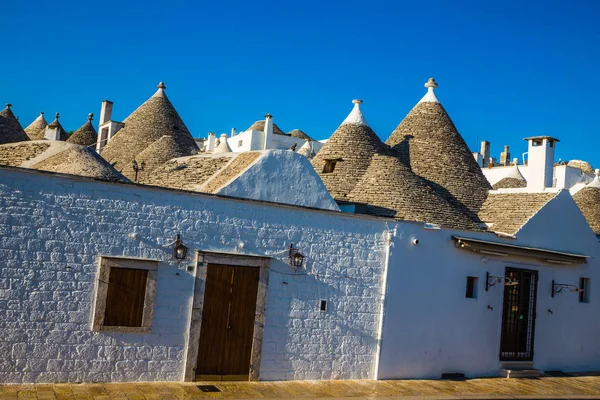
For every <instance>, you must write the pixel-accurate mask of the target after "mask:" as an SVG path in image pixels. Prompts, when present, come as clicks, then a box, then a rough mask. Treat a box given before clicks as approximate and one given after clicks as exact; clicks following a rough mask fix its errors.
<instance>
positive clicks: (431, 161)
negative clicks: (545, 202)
mask: <svg viewBox="0 0 600 400" xmlns="http://www.w3.org/2000/svg"><path fill="white" fill-rule="evenodd" d="M426 97H427V96H426ZM386 143H387V144H388V145H390V146H391V147H393V148H394V150H395V151H396V152H397V153H398V155H399V157H400V158H401V159H402V160H403V161H404V162H405V163H406V164H407V165H409V166H410V167H411V168H412V170H413V171H414V172H415V173H416V174H417V175H419V176H421V177H423V178H425V179H426V180H428V181H429V182H430V183H431V184H432V186H433V187H434V188H435V189H436V190H437V191H438V192H439V193H440V194H442V195H443V196H444V197H446V198H447V199H448V201H450V202H451V203H452V204H454V205H456V206H457V207H459V208H460V209H461V210H462V211H463V212H464V213H465V214H467V215H469V216H470V217H471V218H472V219H473V220H475V221H477V212H478V211H479V209H480V208H481V206H482V204H483V202H484V201H485V199H486V196H487V192H488V190H489V189H491V187H490V184H489V183H488V181H487V179H486V178H485V176H484V175H483V172H482V171H481V168H480V167H479V166H478V165H477V163H476V162H475V159H474V158H473V155H472V153H471V151H470V150H469V147H468V146H467V144H466V143H465V141H464V139H463V138H462V136H461V135H460V133H458V130H457V129H456V127H455V126H454V123H453V122H452V120H451V119H450V116H449V115H448V113H447V112H446V110H445V109H444V107H443V106H442V105H441V104H440V103H439V102H437V101H428V100H426V99H425V98H424V101H421V102H419V103H418V104H417V105H416V106H415V107H414V108H413V109H412V110H411V111H410V112H409V113H408V115H407V116H406V117H405V118H404V120H403V121H402V122H401V123H400V125H398V127H397V128H396V129H395V130H394V132H393V133H392V134H391V136H390V137H389V138H388V140H387V141H386Z"/></svg>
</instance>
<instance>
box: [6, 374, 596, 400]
mask: <svg viewBox="0 0 600 400" xmlns="http://www.w3.org/2000/svg"><path fill="white" fill-rule="evenodd" d="M211 384H214V385H216V386H217V387H218V389H220V390H221V391H220V392H203V391H201V390H200V389H199V388H198V385H211ZM406 397H408V398H419V399H423V398H433V399H444V398H448V399H455V398H477V399H483V398H485V399H488V398H504V399H507V398H553V399H556V398H598V399H600V376H573V377H561V378H555V377H543V378H537V379H504V378H485V379H468V380H464V381H447V380H445V381H440V380H432V381H429V380H410V381H407V380H405V381H295V382H194V383H187V382H186V383H178V382H162V383H103V384H100V383H94V384H54V385H53V384H36V385H4V386H0V399H2V400H12V399H36V400H50V399H64V400H66V399H70V400H71V399H77V400H79V399H86V400H100V399H102V400H109V399H120V400H151V399H157V400H158V399H204V398H213V399H221V398H223V399H254V398H269V399H278V398H279V399H283V398H286V399H289V398H295V399H319V398H328V399H332V400H333V399H345V400H357V399H358V398H377V399H379V400H383V399H395V398H406Z"/></svg>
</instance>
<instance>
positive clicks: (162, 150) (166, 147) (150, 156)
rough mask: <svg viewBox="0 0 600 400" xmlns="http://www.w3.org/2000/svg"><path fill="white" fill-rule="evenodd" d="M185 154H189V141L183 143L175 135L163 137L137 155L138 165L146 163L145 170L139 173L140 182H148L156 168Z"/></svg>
mask: <svg viewBox="0 0 600 400" xmlns="http://www.w3.org/2000/svg"><path fill="white" fill-rule="evenodd" d="M185 156H189V147H188V145H187V143H183V142H182V141H180V140H177V139H176V138H175V137H173V136H168V135H165V136H163V137H161V138H160V139H158V140H157V141H155V142H154V143H152V144H151V145H150V146H148V147H146V148H145V149H144V151H142V152H141V153H139V154H138V155H137V156H136V157H135V159H136V161H137V163H138V166H141V164H142V162H143V163H144V170H143V171H139V173H138V182H140V183H144V182H146V181H147V180H148V179H150V177H151V175H152V174H153V172H154V170H155V169H156V168H158V167H160V166H161V165H163V164H164V163H166V162H167V161H169V160H172V159H174V158H179V157H185Z"/></svg>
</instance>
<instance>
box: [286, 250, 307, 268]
mask: <svg viewBox="0 0 600 400" xmlns="http://www.w3.org/2000/svg"><path fill="white" fill-rule="evenodd" d="M288 259H289V263H290V267H292V268H294V271H295V270H297V269H298V268H302V264H303V263H304V255H303V254H302V253H300V252H299V251H298V249H296V248H294V244H293V243H290V251H289V255H288Z"/></svg>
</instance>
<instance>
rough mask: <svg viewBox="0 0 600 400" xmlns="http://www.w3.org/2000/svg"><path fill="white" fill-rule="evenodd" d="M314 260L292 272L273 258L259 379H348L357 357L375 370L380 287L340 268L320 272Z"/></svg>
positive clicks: (288, 267) (370, 369)
mask: <svg viewBox="0 0 600 400" xmlns="http://www.w3.org/2000/svg"><path fill="white" fill-rule="evenodd" d="M316 264H319V263H318V262H316V261H314V260H308V262H307V264H306V265H305V268H303V270H299V271H298V272H297V273H294V271H293V269H291V268H290V266H289V265H287V264H286V263H284V262H282V261H279V260H273V261H272V263H271V271H270V272H271V273H270V277H269V290H268V297H267V309H266V314H265V316H266V318H265V319H266V324H265V335H264V341H263V349H262V351H263V361H262V368H261V380H293V379H296V380H297V379H349V378H353V377H355V376H354V375H355V374H354V372H353V371H352V368H353V367H354V366H355V365H356V364H357V363H361V364H362V367H363V368H362V369H363V370H365V369H366V370H368V371H372V370H373V364H372V363H373V362H374V361H373V360H374V354H375V351H376V349H377V337H376V332H377V326H378V322H379V321H378V318H377V315H378V314H377V312H374V310H378V309H379V306H378V304H379V301H380V296H381V295H380V293H379V292H378V291H377V290H374V289H373V287H372V286H369V284H368V281H362V280H361V279H356V278H352V277H350V276H347V275H343V273H339V272H337V271H326V272H325V273H324V274H317V273H316V272H314V271H318V270H319V267H321V266H320V265H319V267H316ZM321 271H322V268H321ZM369 297H371V298H373V299H374V301H369V299H368V298H369ZM323 301H325V302H326V303H325V304H323V303H322V302H323ZM323 308H324V309H323ZM307 332H308V333H307ZM366 363H368V364H370V365H369V367H368V368H364V366H365V364H366ZM364 378H371V376H365V377H364Z"/></svg>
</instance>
